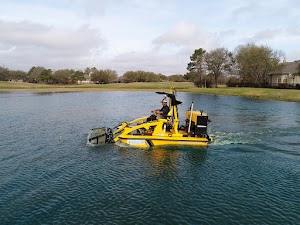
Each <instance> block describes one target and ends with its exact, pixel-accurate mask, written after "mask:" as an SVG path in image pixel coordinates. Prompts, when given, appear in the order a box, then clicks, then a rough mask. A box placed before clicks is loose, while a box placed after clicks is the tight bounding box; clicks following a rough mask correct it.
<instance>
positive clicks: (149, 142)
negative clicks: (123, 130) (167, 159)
mask: <svg viewBox="0 0 300 225" xmlns="http://www.w3.org/2000/svg"><path fill="white" fill-rule="evenodd" d="M119 141H120V142H121V143H123V144H127V145H130V146H133V147H138V148H149V147H155V146H194V147H207V145H208V142H209V140H208V139H207V138H196V137H172V138H170V137H159V136H148V137H146V136H136V135H127V137H122V138H121V137H120V138H119Z"/></svg>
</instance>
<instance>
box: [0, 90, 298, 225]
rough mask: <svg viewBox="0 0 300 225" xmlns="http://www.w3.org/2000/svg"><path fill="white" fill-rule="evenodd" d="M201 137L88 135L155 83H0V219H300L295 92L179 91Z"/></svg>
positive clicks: (127, 116) (131, 110)
mask: <svg viewBox="0 0 300 225" xmlns="http://www.w3.org/2000/svg"><path fill="white" fill-rule="evenodd" d="M177 98H178V100H180V101H182V102H183V103H182V104H181V105H179V113H180V114H179V116H180V118H181V120H182V121H184V116H185V114H184V113H185V111H186V110H187V109H188V108H189V107H190V104H191V101H192V100H193V101H194V108H195V109H199V110H204V111H206V112H207V113H208V114H209V116H210V119H211V120H212V123H210V124H209V134H210V135H213V136H215V141H214V142H213V143H212V144H211V145H210V146H209V147H208V148H204V149H199V148H189V147H180V148H176V147H166V148H150V149H144V150H141V149H135V148H125V147H120V146H117V145H112V144H109V145H104V146H101V147H97V148H92V147H87V146H86V141H87V135H88V133H89V130H90V129H91V128H95V127H102V126H107V127H114V126H116V125H118V124H120V122H122V121H129V120H132V119H134V118H137V117H140V116H144V115H149V114H150V111H151V110H152V109H156V108H160V107H161V104H160V101H161V99H162V96H161V95H157V94H155V93H154V92H126V91H111V92H83V93H54V94H53V93H52V94H51V93H22V92H6V93H0V178H1V180H0V224H2V225H3V224H299V221H300V213H299V212H300V188H299V187H300V103H291V102H281V101H265V100H253V99H247V98H240V97H225V96H213V95H194V94H190V93H178V95H177Z"/></svg>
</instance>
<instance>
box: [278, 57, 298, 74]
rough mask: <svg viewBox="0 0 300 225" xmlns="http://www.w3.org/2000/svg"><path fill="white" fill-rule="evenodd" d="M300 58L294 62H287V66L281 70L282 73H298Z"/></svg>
mask: <svg viewBox="0 0 300 225" xmlns="http://www.w3.org/2000/svg"><path fill="white" fill-rule="evenodd" d="M299 64H300V60H297V61H294V62H287V63H286V65H285V67H283V69H282V70H281V72H282V73H297V72H298V67H299Z"/></svg>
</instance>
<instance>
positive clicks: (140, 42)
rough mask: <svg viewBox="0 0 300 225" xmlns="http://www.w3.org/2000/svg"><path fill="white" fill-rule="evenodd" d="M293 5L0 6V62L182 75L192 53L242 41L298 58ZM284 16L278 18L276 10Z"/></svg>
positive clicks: (101, 0) (72, 0) (292, 1)
mask: <svg viewBox="0 0 300 225" xmlns="http://www.w3.org/2000/svg"><path fill="white" fill-rule="evenodd" d="M299 4H300V3H299V1H297V0H288V1H286V2H284V1H282V0H275V2H273V3H270V2H266V1H265V2H262V1H258V0H251V1H250V2H249V1H247V0H241V1H238V0H225V1H222V2H218V3H216V2H214V1H210V2H205V4H204V3H203V2H202V1H198V2H195V1H193V0H187V1H185V2H182V1H179V0H174V1H173V0H172V1H171V0H164V1H159V0H153V1H148V2H145V1H142V0H114V1H109V0H98V1H96V0H61V1H55V0H54V1H50V0H45V1H37V0H30V1H20V0H11V1H3V2H2V4H1V8H0V30H1V32H0V58H1V64H2V65H3V64H4V65H6V66H7V67H9V68H11V69H24V70H27V69H29V68H30V67H32V66H34V65H35V66H36V65H41V66H46V67H49V68H51V69H59V68H74V69H84V68H85V67H86V66H95V67H97V68H103V69H104V68H109V69H114V70H117V72H118V73H119V75H122V73H124V72H126V71H127V70H137V69H141V70H147V71H153V72H156V73H163V74H167V75H168V74H176V73H184V72H185V71H186V66H187V63H188V61H189V56H190V55H191V54H192V53H193V52H194V50H195V49H197V48H204V49H205V50H207V51H210V50H213V49H215V48H218V47H225V48H228V49H229V50H234V48H235V47H236V46H238V45H241V44H246V43H247V42H256V43H258V44H264V45H268V46H270V47H272V48H274V49H278V50H283V51H285V52H286V53H287V59H288V60H289V59H291V60H296V59H300V54H299V48H300V47H298V46H299V44H298V43H300V32H299V27H300V22H299V20H298V18H299V17H300V11H299V10H298V9H299ZM282 12H284V13H282Z"/></svg>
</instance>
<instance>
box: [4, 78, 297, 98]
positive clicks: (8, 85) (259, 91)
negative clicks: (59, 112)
mask: <svg viewBox="0 0 300 225" xmlns="http://www.w3.org/2000/svg"><path fill="white" fill-rule="evenodd" d="M170 87H175V88H176V89H177V90H178V91H179V92H192V93H198V94H211V95H230V96H241V97H249V98H258V99H270V100H281V101H292V102H300V91H299V90H289V89H269V88H227V87H219V88H196V87H195V86H194V85H193V83H190V82H159V83H128V84H123V83H117V84H87V85H44V84H29V83H22V82H0V91H31V92H32V91H35V92H76V91H105V90H132V91H134V90H140V91H168V90H169V88H170Z"/></svg>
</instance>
